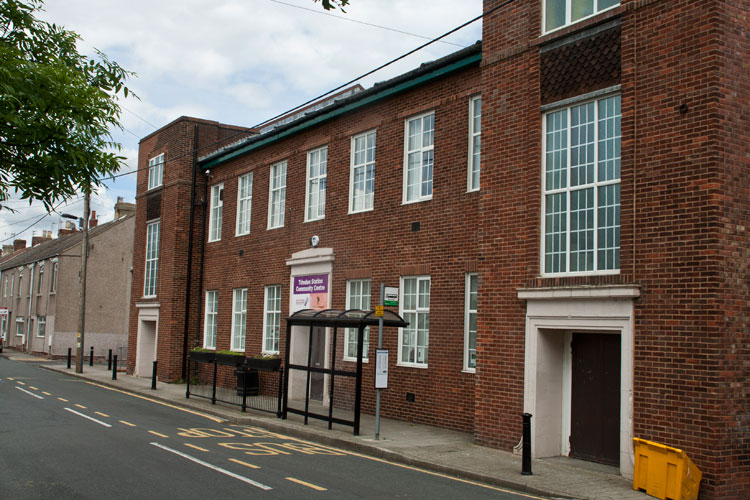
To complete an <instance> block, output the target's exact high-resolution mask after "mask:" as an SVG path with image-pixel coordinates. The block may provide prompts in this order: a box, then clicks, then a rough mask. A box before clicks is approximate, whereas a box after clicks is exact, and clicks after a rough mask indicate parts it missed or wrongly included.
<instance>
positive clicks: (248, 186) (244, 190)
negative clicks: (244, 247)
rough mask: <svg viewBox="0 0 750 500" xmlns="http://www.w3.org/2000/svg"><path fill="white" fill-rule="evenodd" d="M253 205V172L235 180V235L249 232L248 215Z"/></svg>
mask: <svg viewBox="0 0 750 500" xmlns="http://www.w3.org/2000/svg"><path fill="white" fill-rule="evenodd" d="M252 205H253V173H252V172H250V173H249V174H245V175H241V176H240V178H239V179H238V180H237V233H236V234H237V236H243V235H245V234H250V215H251V212H252Z"/></svg>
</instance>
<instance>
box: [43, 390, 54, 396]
mask: <svg viewBox="0 0 750 500" xmlns="http://www.w3.org/2000/svg"><path fill="white" fill-rule="evenodd" d="M42 394H44V395H45V396H52V394H50V393H49V392H47V391H42Z"/></svg>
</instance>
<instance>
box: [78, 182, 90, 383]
mask: <svg viewBox="0 0 750 500" xmlns="http://www.w3.org/2000/svg"><path fill="white" fill-rule="evenodd" d="M90 187H91V185H90V184H89V185H87V186H86V190H85V197H84V198H83V239H82V240H81V314H80V316H79V318H78V352H77V358H76V373H83V342H84V332H85V330H86V263H87V262H86V261H87V259H88V254H89V201H90V198H91V193H90Z"/></svg>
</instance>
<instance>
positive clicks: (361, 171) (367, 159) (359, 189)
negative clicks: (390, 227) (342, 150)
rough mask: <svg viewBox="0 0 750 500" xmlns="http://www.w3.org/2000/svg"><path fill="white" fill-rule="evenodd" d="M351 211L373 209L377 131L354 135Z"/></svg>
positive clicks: (350, 191) (350, 188)
mask: <svg viewBox="0 0 750 500" xmlns="http://www.w3.org/2000/svg"><path fill="white" fill-rule="evenodd" d="M351 156H352V160H351V172H350V173H349V179H350V180H349V182H350V185H349V193H350V196H349V198H350V200H349V212H350V213H356V212H365V211H367V210H372V209H373V205H374V199H375V131H374V130H373V131H371V132H365V133H364V134H359V135H355V136H354V137H352V153H351Z"/></svg>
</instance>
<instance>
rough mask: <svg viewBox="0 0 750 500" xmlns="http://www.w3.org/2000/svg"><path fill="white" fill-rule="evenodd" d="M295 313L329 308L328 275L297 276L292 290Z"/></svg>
mask: <svg viewBox="0 0 750 500" xmlns="http://www.w3.org/2000/svg"><path fill="white" fill-rule="evenodd" d="M292 293H293V302H292V306H293V307H294V311H293V312H296V311H299V310H302V309H317V310H320V309H326V308H328V275H327V274H312V275H308V276H295V277H294V285H293V289H292Z"/></svg>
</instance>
